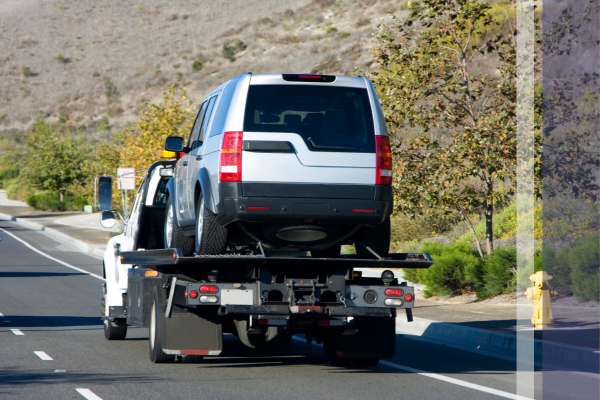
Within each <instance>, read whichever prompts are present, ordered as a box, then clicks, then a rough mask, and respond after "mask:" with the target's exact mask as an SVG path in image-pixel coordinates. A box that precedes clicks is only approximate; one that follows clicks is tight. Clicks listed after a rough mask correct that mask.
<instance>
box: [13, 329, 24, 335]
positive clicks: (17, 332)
mask: <svg viewBox="0 0 600 400" xmlns="http://www.w3.org/2000/svg"><path fill="white" fill-rule="evenodd" d="M10 331H11V332H12V333H14V334H15V335H17V336H24V335H25V334H24V333H23V332H21V331H20V330H18V329H11V330H10Z"/></svg>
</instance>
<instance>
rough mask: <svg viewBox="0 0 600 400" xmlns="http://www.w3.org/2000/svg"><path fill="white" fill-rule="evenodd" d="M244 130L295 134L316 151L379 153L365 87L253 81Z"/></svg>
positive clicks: (249, 92) (249, 93)
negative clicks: (259, 83)
mask: <svg viewBox="0 0 600 400" xmlns="http://www.w3.org/2000/svg"><path fill="white" fill-rule="evenodd" d="M244 131H247V132H289V133H297V134H299V135H300V136H302V138H303V139H304V141H305V142H306V144H307V146H308V148H309V149H311V150H313V151H350V152H369V153H374V152H375V137H374V135H375V130H374V126H373V114H372V112H371V105H370V103H369V96H368V94H367V90H366V89H358V88H346V87H335V86H321V85H319V86H316V85H315V86H313V85H254V86H250V89H249V91H248V100H247V103H246V114H245V117H244Z"/></svg>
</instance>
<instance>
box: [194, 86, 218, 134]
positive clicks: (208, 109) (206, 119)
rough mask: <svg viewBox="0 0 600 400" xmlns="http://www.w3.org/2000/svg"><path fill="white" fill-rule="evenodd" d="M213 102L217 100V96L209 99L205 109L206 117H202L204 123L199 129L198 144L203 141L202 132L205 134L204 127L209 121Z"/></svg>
mask: <svg viewBox="0 0 600 400" xmlns="http://www.w3.org/2000/svg"><path fill="white" fill-rule="evenodd" d="M215 100H217V96H214V97H211V98H210V100H209V103H208V107H206V115H205V116H204V121H203V122H202V127H201V128H200V133H199V135H198V142H203V141H204V132H206V127H207V126H208V122H209V121H210V116H211V115H212V111H213V106H214V105H215Z"/></svg>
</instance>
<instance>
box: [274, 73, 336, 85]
mask: <svg viewBox="0 0 600 400" xmlns="http://www.w3.org/2000/svg"><path fill="white" fill-rule="evenodd" d="M281 76H282V77H283V80H284V81H288V82H328V83H329V82H334V81H335V75H313V74H299V75H297V74H283V75H281Z"/></svg>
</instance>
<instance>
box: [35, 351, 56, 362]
mask: <svg viewBox="0 0 600 400" xmlns="http://www.w3.org/2000/svg"><path fill="white" fill-rule="evenodd" d="M33 353H34V354H35V355H36V356H38V357H39V358H41V359H42V360H44V361H52V357H50V356H49V355H48V354H46V352H45V351H34V352H33Z"/></svg>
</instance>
